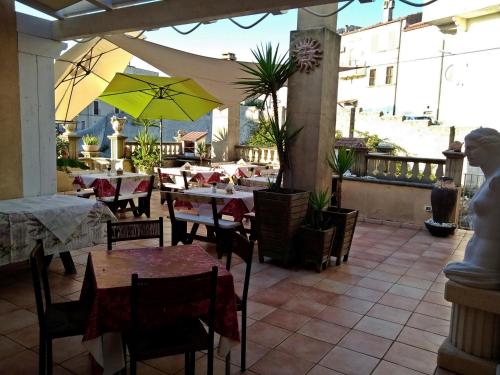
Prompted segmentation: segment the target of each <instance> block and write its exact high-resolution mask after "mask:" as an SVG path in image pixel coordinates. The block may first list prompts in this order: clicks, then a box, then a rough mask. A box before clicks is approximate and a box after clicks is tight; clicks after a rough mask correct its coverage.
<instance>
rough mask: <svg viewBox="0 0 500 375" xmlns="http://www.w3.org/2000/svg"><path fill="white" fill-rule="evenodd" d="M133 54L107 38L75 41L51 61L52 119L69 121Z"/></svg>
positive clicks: (97, 94)
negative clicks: (53, 88) (52, 82)
mask: <svg viewBox="0 0 500 375" xmlns="http://www.w3.org/2000/svg"><path fill="white" fill-rule="evenodd" d="M131 58H132V55H131V54H130V53H129V52H127V51H124V50H123V49H121V48H119V47H117V46H116V45H114V44H113V43H111V42H109V41H107V40H106V39H103V38H100V37H96V38H93V39H91V40H89V41H87V42H83V43H77V44H76V45H75V46H73V47H72V48H71V49H69V50H68V51H67V52H65V53H64V54H63V55H61V56H60V57H59V58H58V59H57V60H56V62H55V64H54V87H55V108H56V113H55V119H56V122H63V123H64V122H68V121H72V120H73V119H74V118H75V117H76V116H78V114H79V113H80V112H81V111H82V110H83V109H85V107H87V106H88V105H89V104H90V103H92V101H93V100H95V98H97V97H98V96H99V94H100V93H102V92H103V91H104V89H105V88H106V86H107V85H108V84H109V82H110V81H111V79H112V78H113V77H114V76H115V74H116V73H117V72H123V71H124V70H125V69H126V68H127V65H128V64H129V62H130V59H131Z"/></svg>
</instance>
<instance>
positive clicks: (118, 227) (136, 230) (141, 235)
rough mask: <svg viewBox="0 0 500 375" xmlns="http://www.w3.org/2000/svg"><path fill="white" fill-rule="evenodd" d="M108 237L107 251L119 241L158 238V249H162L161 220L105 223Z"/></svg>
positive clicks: (160, 218)
mask: <svg viewBox="0 0 500 375" xmlns="http://www.w3.org/2000/svg"><path fill="white" fill-rule="evenodd" d="M106 227H107V236H108V250H112V248H113V243H114V242H119V241H132V240H143V239H149V238H158V240H159V241H158V242H159V247H163V218H162V217H159V218H158V220H140V221H122V222H117V223H113V222H111V220H108V221H107V223H106Z"/></svg>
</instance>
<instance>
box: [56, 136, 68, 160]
mask: <svg viewBox="0 0 500 375" xmlns="http://www.w3.org/2000/svg"><path fill="white" fill-rule="evenodd" d="M68 152H69V142H68V140H67V139H66V138H64V137H63V136H61V135H58V136H57V137H56V155H57V158H58V159H59V158H62V157H63V156H67V155H68Z"/></svg>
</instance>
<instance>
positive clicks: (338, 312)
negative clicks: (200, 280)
mask: <svg viewBox="0 0 500 375" xmlns="http://www.w3.org/2000/svg"><path fill="white" fill-rule="evenodd" d="M362 317H363V315H361V314H358V313H355V312H353V311H349V310H344V309H341V308H339V307H333V306H329V307H327V308H326V309H324V310H323V311H321V312H320V313H319V314H318V315H316V318H317V319H321V320H325V321H327V322H330V323H335V324H338V325H341V326H344V327H348V328H352V327H354V325H355V324H356V323H357V322H358V321H359V320H360V319H361V318H362Z"/></svg>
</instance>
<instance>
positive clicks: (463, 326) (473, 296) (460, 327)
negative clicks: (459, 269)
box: [438, 281, 500, 375]
mask: <svg viewBox="0 0 500 375" xmlns="http://www.w3.org/2000/svg"><path fill="white" fill-rule="evenodd" d="M445 298H446V300H448V301H450V302H452V311H451V321H450V334H449V336H448V338H447V339H446V340H445V341H444V342H443V344H442V345H441V347H440V348H439V351H438V366H440V367H443V368H445V369H448V370H451V371H454V372H457V373H459V374H462V375H478V374H481V375H498V373H499V372H498V371H500V291H498V290H487V289H478V288H472V287H468V286H464V285H461V284H458V283H456V282H453V281H448V282H447V283H446V288H445ZM497 368H498V370H497Z"/></svg>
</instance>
